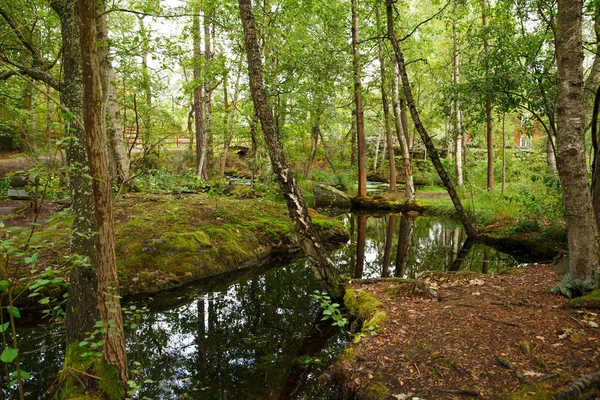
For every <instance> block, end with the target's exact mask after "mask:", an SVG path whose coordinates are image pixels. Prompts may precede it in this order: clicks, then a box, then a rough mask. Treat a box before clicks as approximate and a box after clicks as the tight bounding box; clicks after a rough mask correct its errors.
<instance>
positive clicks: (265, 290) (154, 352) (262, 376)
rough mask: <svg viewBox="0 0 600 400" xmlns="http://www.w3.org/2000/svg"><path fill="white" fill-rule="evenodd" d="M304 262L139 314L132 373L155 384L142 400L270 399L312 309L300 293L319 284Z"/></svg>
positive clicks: (284, 376) (306, 328)
mask: <svg viewBox="0 0 600 400" xmlns="http://www.w3.org/2000/svg"><path fill="white" fill-rule="evenodd" d="M304 264H305V263H304V262H297V263H295V264H293V265H290V266H287V267H283V268H281V269H279V270H276V271H272V272H270V273H267V274H264V275H262V276H259V277H253V278H251V279H249V280H247V281H245V282H240V283H238V284H235V285H233V286H231V287H229V288H227V289H225V290H223V291H220V292H216V293H214V295H213V294H209V295H207V296H203V297H201V298H200V299H198V301H196V302H192V303H190V304H189V305H186V306H183V307H179V308H177V309H173V310H169V311H165V312H161V313H157V314H153V315H149V316H147V317H146V318H145V320H144V322H143V323H142V324H141V325H140V332H139V335H138V336H139V338H140V339H139V343H138V347H139V349H140V351H139V354H140V355H141V357H142V358H141V359H140V360H139V361H140V362H141V366H140V367H139V368H138V369H139V370H140V374H141V378H142V380H144V379H148V378H149V379H152V380H154V381H155V382H158V383H157V384H153V385H148V387H146V388H145V390H144V392H143V394H142V395H145V396H148V397H150V398H176V397H177V396H180V395H182V394H188V395H190V396H192V398H206V399H211V398H248V399H252V398H266V397H269V396H271V395H275V394H277V393H278V392H279V390H280V389H281V387H282V386H283V384H284V383H285V381H286V379H287V378H288V375H289V372H290V368H291V366H292V364H293V360H294V358H295V357H296V352H297V350H298V348H299V346H300V345H301V344H302V342H303V339H304V336H305V335H306V333H307V332H309V331H310V329H311V324H312V322H313V320H314V316H315V315H316V313H317V311H318V308H319V307H318V305H316V304H314V302H313V301H312V300H311V299H310V297H309V296H308V293H311V292H312V291H314V290H315V289H317V288H318V287H319V286H318V284H317V283H316V282H315V281H314V278H313V277H312V274H311V273H310V268H309V267H308V266H306V265H304ZM293 270H297V272H294V271H293ZM326 356H327V355H326Z"/></svg>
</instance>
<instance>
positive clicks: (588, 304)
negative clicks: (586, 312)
mask: <svg viewBox="0 0 600 400" xmlns="http://www.w3.org/2000/svg"><path fill="white" fill-rule="evenodd" d="M568 306H569V307H573V308H600V289H596V290H594V291H593V292H591V293H589V294H587V295H585V296H582V297H577V298H575V299H573V300H571V301H569V304H568Z"/></svg>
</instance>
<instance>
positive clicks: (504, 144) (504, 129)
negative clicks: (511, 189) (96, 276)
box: [501, 113, 506, 194]
mask: <svg viewBox="0 0 600 400" xmlns="http://www.w3.org/2000/svg"><path fill="white" fill-rule="evenodd" d="M505 186H506V114H505V113H503V114H502V189H501V193H502V194H504V187H505Z"/></svg>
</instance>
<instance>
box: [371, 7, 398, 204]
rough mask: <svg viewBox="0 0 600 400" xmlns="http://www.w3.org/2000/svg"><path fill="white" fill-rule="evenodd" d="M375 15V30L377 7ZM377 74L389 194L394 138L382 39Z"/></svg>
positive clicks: (392, 185) (393, 175) (393, 185)
mask: <svg viewBox="0 0 600 400" xmlns="http://www.w3.org/2000/svg"><path fill="white" fill-rule="evenodd" d="M375 11H376V15H377V28H379V26H380V25H381V13H380V10H379V6H378V7H377V8H376V9H375ZM378 47H379V72H380V74H381V104H382V106H383V120H384V125H385V139H386V143H387V156H388V163H389V165H390V186H389V188H388V190H389V191H390V192H395V191H396V161H395V159H394V138H393V136H392V124H391V123H390V103H389V101H388V96H387V92H386V87H385V57H384V52H383V39H379V42H378Z"/></svg>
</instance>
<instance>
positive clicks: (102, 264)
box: [79, 0, 128, 392]
mask: <svg viewBox="0 0 600 400" xmlns="http://www.w3.org/2000/svg"><path fill="white" fill-rule="evenodd" d="M79 18H80V24H81V28H80V29H81V56H82V66H83V77H84V78H83V83H84V85H83V86H84V92H83V112H84V123H85V131H86V137H87V141H86V144H87V150H88V155H89V164H90V174H91V176H92V177H93V178H94V179H93V180H92V188H93V193H94V199H95V201H96V212H95V225H96V231H97V234H96V235H95V240H96V257H97V261H98V307H99V309H100V319H101V320H102V323H103V326H104V327H105V328H106V333H104V334H103V340H104V347H103V355H102V358H103V361H104V362H105V363H107V364H108V365H111V366H113V367H114V368H115V369H116V370H117V372H118V375H119V379H120V380H121V382H122V383H123V388H124V390H125V392H127V380H128V373H127V356H126V353H125V333H124V330H123V319H122V315H121V305H120V300H119V281H118V278H117V260H116V256H115V237H114V226H113V214H112V193H111V185H110V179H109V172H108V157H107V154H106V138H105V136H104V132H103V130H102V119H103V118H102V87H101V83H100V74H99V70H98V69H99V65H98V64H99V60H98V48H97V45H96V38H97V33H96V2H95V0H79Z"/></svg>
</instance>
